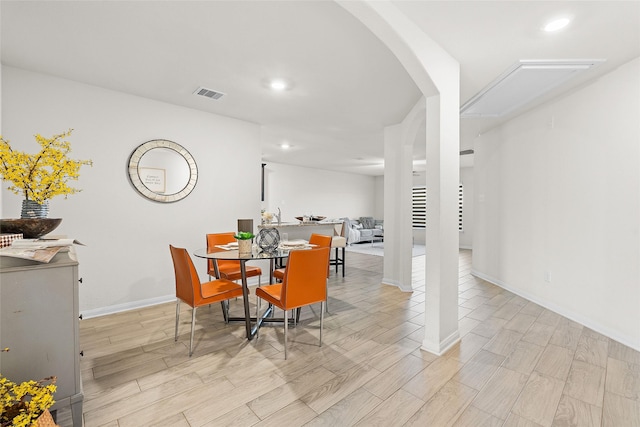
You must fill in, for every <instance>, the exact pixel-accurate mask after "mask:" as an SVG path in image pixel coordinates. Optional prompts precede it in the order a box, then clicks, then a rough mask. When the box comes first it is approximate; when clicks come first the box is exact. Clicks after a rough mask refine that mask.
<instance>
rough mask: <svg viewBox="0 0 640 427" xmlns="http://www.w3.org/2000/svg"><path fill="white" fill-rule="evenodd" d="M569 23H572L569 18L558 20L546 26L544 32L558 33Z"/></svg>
mask: <svg viewBox="0 0 640 427" xmlns="http://www.w3.org/2000/svg"><path fill="white" fill-rule="evenodd" d="M569 22H571V20H570V19H569V18H560V19H556V20H554V21H551V22H549V23H548V24H547V25H545V26H544V30H545V31H547V32H553V31H558V30H561V29H563V28H564V27H566V26H567V25H569Z"/></svg>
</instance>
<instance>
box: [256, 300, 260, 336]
mask: <svg viewBox="0 0 640 427" xmlns="http://www.w3.org/2000/svg"><path fill="white" fill-rule="evenodd" d="M256 322H260V297H256ZM257 325H258V326H257V327H256V341H257V340H258V335H259V334H260V323H257Z"/></svg>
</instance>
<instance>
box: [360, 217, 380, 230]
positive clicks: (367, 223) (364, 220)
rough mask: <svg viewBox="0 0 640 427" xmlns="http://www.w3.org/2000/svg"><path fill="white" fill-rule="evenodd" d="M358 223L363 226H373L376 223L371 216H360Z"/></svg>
mask: <svg viewBox="0 0 640 427" xmlns="http://www.w3.org/2000/svg"><path fill="white" fill-rule="evenodd" d="M360 223H361V224H362V227H363V228H374V227H375V224H376V222H375V220H374V219H373V217H371V216H361V217H360Z"/></svg>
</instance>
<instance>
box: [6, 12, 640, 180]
mask: <svg viewBox="0 0 640 427" xmlns="http://www.w3.org/2000/svg"><path fill="white" fill-rule="evenodd" d="M393 3H395V4H396V5H397V6H398V8H399V9H400V10H401V11H402V12H404V13H405V14H406V15H407V16H408V17H410V18H411V19H412V20H413V21H414V22H415V23H416V24H417V25H418V26H420V27H421V28H422V29H423V31H425V32H426V33H427V34H428V35H429V36H431V37H432V38H433V39H434V40H435V41H436V42H438V43H440V44H441V45H442V46H443V47H444V48H445V49H446V50H448V51H449V52H450V53H451V55H452V56H453V57H455V58H456V59H457V60H458V61H459V62H460V64H461V104H463V103H464V102H465V101H466V100H468V99H469V98H471V97H472V96H473V95H475V94H476V93H477V92H479V91H480V90H482V88H483V87H484V86H485V85H487V84H488V83H489V82H491V81H492V80H493V79H495V78H496V77H497V76H498V75H500V74H501V73H502V72H503V71H504V70H506V69H507V68H508V67H509V66H511V65H513V64H514V63H515V62H516V61H518V60H521V59H606V62H605V63H604V64H602V65H601V66H599V67H597V68H596V69H595V70H593V71H590V72H587V73H584V75H583V76H582V78H580V79H576V80H575V81H574V82H573V83H572V84H568V85H566V86H564V87H563V88H562V91H567V90H570V89H571V87H574V86H576V85H578V84H581V83H584V81H586V80H588V79H593V78H596V77H597V76H598V75H601V74H603V73H606V72H608V71H611V70H613V69H615V68H616V67H618V66H619V65H621V64H623V63H625V62H627V61H629V60H631V59H633V58H635V57H637V56H640V1H635V0H634V1H621V2H617V1H587V2H581V1H562V2H552V1H542V0H538V1H493V2H492V1H488V2H485V1H394V2H393ZM0 7H1V11H0V13H1V25H2V27H1V31H2V33H1V41H2V46H1V48H2V52H1V59H2V63H3V64H4V65H8V66H14V67H19V68H24V69H28V70H33V71H37V72H42V73H47V74H51V75H55V76H59V77H63V78H68V79H72V80H75V81H79V82H83V83H88V84H92V85H96V86H100V87H104V88H108V89H113V90H117V91H122V92H126V93H131V94H134V95H138V96H142V97H146V98H151V99H156V100H159V101H164V102H168V103H172V104H176V105H182V106H185V107H189V108H194V109H199V110H203V111H209V112H212V113H217V114H222V115H225V116H230V117H236V118H239V119H242V120H247V121H250V122H255V123H259V124H261V125H262V126H263V160H264V161H267V162H269V161H273V162H279V163H289V164H297V165H303V166H308V167H317V168H322V169H332V170H340V171H349V172H355V173H363V174H370V175H379V174H382V163H383V146H382V141H383V133H382V132H383V129H384V127H385V126H388V125H392V124H396V123H398V122H400V121H401V120H402V119H403V118H404V117H405V115H406V114H407V113H408V112H409V110H410V109H411V108H412V107H413V105H414V104H415V103H416V102H417V100H418V99H419V98H420V96H421V94H420V93H419V91H418V89H417V87H416V86H415V84H414V83H413V81H412V80H411V78H410V77H409V75H408V74H407V73H406V71H405V70H404V68H403V67H402V66H401V65H400V64H399V62H398V61H397V60H396V58H395V57H394V55H393V54H392V53H391V52H390V51H389V50H388V49H387V48H386V47H385V46H384V45H383V44H382V43H381V42H380V41H379V40H378V39H377V38H376V37H374V36H373V35H372V34H371V33H370V32H369V31H368V30H367V29H366V28H365V27H364V26H363V25H362V24H361V23H360V22H359V21H357V20H356V19H355V18H354V17H353V16H352V15H350V14H349V13H348V12H347V11H346V10H344V9H343V8H342V7H341V6H340V5H338V4H336V3H334V2H333V1H288V2H286V1H283V2H276V1H242V2H240V1H178V0H175V1H113V0H107V1H7V0H2V2H1V3H0ZM558 15H570V16H571V17H572V19H573V21H572V23H571V24H570V26H569V27H568V28H567V29H565V30H563V31H560V32H558V33H555V34H547V33H544V32H543V31H541V29H540V28H541V26H542V25H543V24H544V23H545V22H546V21H548V20H549V19H551V18H553V17H555V16H558ZM276 77H279V78H284V79H286V80H287V81H288V82H289V83H290V84H291V88H290V89H288V90H286V91H284V92H273V91H272V90H270V89H269V88H268V86H267V83H268V81H269V79H272V78H276ZM200 86H204V87H207V88H209V89H213V90H216V91H220V92H223V93H225V94H226V95H225V96H224V97H223V98H221V99H220V100H217V101H213V100H209V99H206V98H203V97H197V96H194V95H193V94H192V93H193V91H195V90H196V89H197V88H198V87H200ZM558 93H560V91H555V92H554V93H552V94H549V95H547V96H546V97H545V98H543V100H544V99H548V98H549V97H551V96H557V95H558ZM522 111H523V110H522V109H521V110H519V111H517V112H515V113H514V114H518V113H521V112H522ZM500 120H501V119H464V120H461V148H462V149H465V148H472V144H473V138H474V137H475V135H477V134H478V133H481V132H483V131H485V130H487V129H489V128H491V127H492V126H495V125H496V123H498V122H499V121H500ZM502 120H503V119H502ZM154 137H158V138H161V137H162V135H155V136H154ZM284 141H287V142H289V143H290V144H291V145H292V148H291V149H289V150H287V151H286V152H284V151H282V150H281V149H280V148H279V144H280V143H281V142H284ZM177 142H181V141H177ZM230 143H232V142H230ZM414 157H415V158H416V159H424V150H423V149H416V152H415V156H414ZM472 157H473V156H462V159H461V161H462V162H463V163H462V164H463V165H464V164H469V162H470V161H472ZM419 168H420V167H417V169H419Z"/></svg>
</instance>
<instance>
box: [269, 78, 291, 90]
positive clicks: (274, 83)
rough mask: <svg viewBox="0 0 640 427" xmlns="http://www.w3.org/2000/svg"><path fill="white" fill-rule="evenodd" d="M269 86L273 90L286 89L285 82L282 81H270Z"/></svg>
mask: <svg viewBox="0 0 640 427" xmlns="http://www.w3.org/2000/svg"><path fill="white" fill-rule="evenodd" d="M270 86H271V89H273V90H285V89H286V88H287V82H285V81H284V80H272V81H271V85H270Z"/></svg>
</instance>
